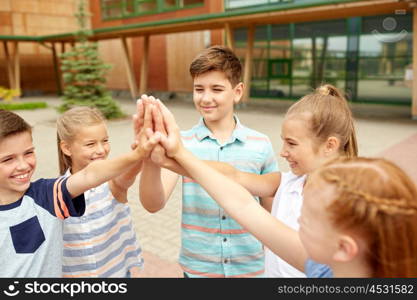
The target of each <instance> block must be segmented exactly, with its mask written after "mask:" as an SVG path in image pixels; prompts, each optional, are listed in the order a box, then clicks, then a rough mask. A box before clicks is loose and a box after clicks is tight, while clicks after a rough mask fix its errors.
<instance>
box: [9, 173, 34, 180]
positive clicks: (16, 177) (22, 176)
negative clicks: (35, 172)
mask: <svg viewBox="0 0 417 300" xmlns="http://www.w3.org/2000/svg"><path fill="white" fill-rule="evenodd" d="M11 178H13V179H17V180H19V181H26V180H27V179H29V178H30V172H27V173H25V174H19V175H14V176H11Z"/></svg>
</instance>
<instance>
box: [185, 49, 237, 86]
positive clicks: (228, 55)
mask: <svg viewBox="0 0 417 300" xmlns="http://www.w3.org/2000/svg"><path fill="white" fill-rule="evenodd" d="M211 71H220V72H223V73H224V74H225V75H226V77H227V79H228V80H229V81H230V83H231V84H232V87H235V86H236V85H237V84H238V83H239V82H241V76H242V65H241V63H240V61H239V59H238V58H237V56H236V54H235V53H234V52H233V51H232V50H231V49H230V48H227V47H225V46H211V47H210V48H207V49H205V50H203V51H202V52H201V53H200V54H199V55H198V56H197V57H196V58H194V60H193V61H192V63H191V65H190V74H191V77H192V78H195V77H196V76H198V75H201V74H204V73H207V72H211Z"/></svg>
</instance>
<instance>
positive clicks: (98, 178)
mask: <svg viewBox="0 0 417 300" xmlns="http://www.w3.org/2000/svg"><path fill="white" fill-rule="evenodd" d="M153 109H154V108H153V107H152V106H151V107H150V109H149V110H148V112H147V113H146V116H145V118H149V119H151V113H152V110H153ZM140 136H141V139H142V142H141V143H139V144H138V146H137V147H136V149H135V150H133V151H131V152H129V153H127V154H124V155H121V156H119V157H117V158H113V159H108V160H100V161H94V162H92V163H90V164H89V165H88V166H87V167H85V168H84V169H82V170H81V171H79V172H77V173H75V174H73V175H71V176H70V177H69V178H68V181H67V188H68V191H69V193H70V194H71V196H73V197H76V196H78V195H80V194H82V193H83V192H85V191H86V190H88V189H90V188H93V187H95V186H98V185H100V184H102V183H104V182H106V181H109V180H110V179H112V178H114V177H116V176H118V175H120V174H121V173H123V172H124V171H126V168H129V167H130V166H132V165H133V164H136V163H137V162H139V161H141V160H143V159H144V158H147V157H149V154H150V152H151V150H152V149H153V148H154V147H155V145H156V144H158V142H159V140H160V138H161V134H160V133H153V131H152V129H149V128H147V129H145V128H143V129H142V130H141V134H140Z"/></svg>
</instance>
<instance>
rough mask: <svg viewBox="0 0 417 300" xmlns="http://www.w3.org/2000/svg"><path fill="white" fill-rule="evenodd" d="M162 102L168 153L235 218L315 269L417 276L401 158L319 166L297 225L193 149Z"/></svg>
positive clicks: (413, 217) (415, 213)
mask: <svg viewBox="0 0 417 300" xmlns="http://www.w3.org/2000/svg"><path fill="white" fill-rule="evenodd" d="M159 106H160V108H161V111H162V114H163V117H164V122H165V126H166V128H167V136H165V135H163V136H162V138H161V144H162V146H163V147H164V148H165V151H166V153H167V155H168V156H169V157H172V158H174V159H175V160H176V161H177V162H178V163H179V164H180V165H181V166H182V167H183V168H184V169H185V170H186V171H187V172H188V173H189V174H190V175H191V176H192V177H193V178H194V179H195V180H196V181H197V182H198V183H199V184H201V185H202V186H203V187H204V189H205V190H206V191H207V192H208V193H209V194H210V196H211V197H212V198H213V199H215V200H216V201H217V202H218V203H219V204H220V205H221V206H222V207H223V208H224V209H225V210H226V211H227V212H228V213H229V214H230V216H231V217H232V218H234V219H235V220H236V221H238V222H239V223H240V224H241V225H242V226H243V227H244V228H246V229H247V230H248V231H249V232H251V233H252V234H253V235H254V236H256V237H257V238H258V239H259V240H260V241H261V242H263V243H264V245H266V246H267V247H268V248H269V249H270V250H271V251H272V252H273V253H275V254H277V255H279V256H280V257H281V258H282V259H284V260H285V261H287V262H288V263H289V264H291V265H292V266H294V267H295V268H297V269H299V270H300V271H302V272H305V273H306V274H307V276H309V277H329V276H335V277H416V276H417V257H416V255H415V253H416V251H417V242H416V241H417V190H416V186H415V185H414V184H413V182H412V181H411V180H410V178H408V177H407V175H406V174H405V173H404V172H403V171H402V170H401V169H400V168H398V167H397V166H395V165H394V164H392V163H390V162H389V161H386V160H384V159H367V158H346V157H341V158H337V159H335V160H333V161H331V162H327V163H326V164H325V165H323V166H321V167H319V168H318V169H316V170H315V171H313V172H312V173H311V174H310V176H309V178H308V180H307V184H306V186H305V188H304V202H303V206H302V211H301V217H300V229H299V232H297V231H295V230H294V229H292V228H290V227H288V226H287V225H285V224H284V223H283V222H281V221H279V220H277V219H276V218H275V217H273V216H272V215H271V214H269V213H268V212H267V211H266V210H265V209H263V208H262V207H261V206H260V205H259V204H258V203H256V202H255V201H253V199H252V195H251V194H250V193H249V192H248V191H247V190H246V189H245V188H244V187H242V186H241V185H239V184H238V183H236V182H234V181H233V180H231V179H229V178H228V177H226V176H224V175H223V174H221V173H219V172H218V171H216V170H215V169H213V168H211V167H209V166H208V165H207V164H206V163H205V162H203V161H201V160H199V159H197V158H196V157H195V156H193V155H192V153H190V152H189V151H188V150H187V149H185V148H184V146H183V145H182V144H181V139H180V134H179V129H178V126H177V125H176V123H175V120H174V117H173V115H172V114H171V113H170V112H169V111H168V109H167V108H166V107H165V106H164V105H163V104H162V103H159ZM219 186H221V188H219ZM231 195H233V196H232V197H231ZM318 263H321V264H318Z"/></svg>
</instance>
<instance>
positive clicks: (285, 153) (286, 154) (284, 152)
mask: <svg viewBox="0 0 417 300" xmlns="http://www.w3.org/2000/svg"><path fill="white" fill-rule="evenodd" d="M279 155H280V156H281V157H288V151H287V149H285V147H282V149H281V152H280V153H279Z"/></svg>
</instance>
